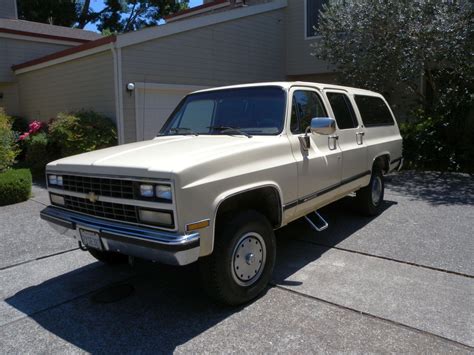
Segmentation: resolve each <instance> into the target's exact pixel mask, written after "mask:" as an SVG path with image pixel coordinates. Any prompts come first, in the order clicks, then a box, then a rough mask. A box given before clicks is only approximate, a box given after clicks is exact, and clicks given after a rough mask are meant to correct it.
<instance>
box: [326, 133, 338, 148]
mask: <svg viewBox="0 0 474 355" xmlns="http://www.w3.org/2000/svg"><path fill="white" fill-rule="evenodd" d="M338 139H339V136H338V135H336V134H334V135H332V136H329V137H328V147H329V150H334V149H336V148H337V143H336V142H337V140H338Z"/></svg>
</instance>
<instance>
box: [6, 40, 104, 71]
mask: <svg viewBox="0 0 474 355" xmlns="http://www.w3.org/2000/svg"><path fill="white" fill-rule="evenodd" d="M112 46H113V44H112V43H107V44H104V45H102V46H100V47H95V48H91V49H87V50H85V51H81V52H76V53H73V54H70V55H67V56H64V57H59V58H56V59H52V60H48V61H47V62H43V63H38V64H35V65H32V66H29V67H25V68H20V69H17V70H15V71H14V72H15V74H17V75H18V74H23V73H28V72H30V71H33V70H38V69H43V68H47V67H50V66H52V65H56V64H60V63H65V62H69V61H71V60H74V59H79V58H83V57H88V56H90V55H92V54H96V53H100V52H104V51H108V50H111V49H112Z"/></svg>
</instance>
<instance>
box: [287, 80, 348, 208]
mask: <svg viewBox="0 0 474 355" xmlns="http://www.w3.org/2000/svg"><path fill="white" fill-rule="evenodd" d="M290 97H291V108H292V111H291V121H290V130H289V131H290V132H289V134H288V137H289V140H290V143H291V147H292V151H293V155H294V157H295V160H296V162H297V166H298V207H297V209H296V212H297V213H298V214H300V215H302V214H306V213H309V212H311V211H313V210H315V209H316V207H315V206H316V205H317V204H318V202H320V201H321V200H323V199H324V195H325V194H326V192H327V191H329V190H330V189H331V188H332V187H334V186H336V185H338V184H339V183H340V181H341V172H342V164H341V161H342V154H341V150H340V148H339V146H338V144H337V140H336V139H335V137H333V136H326V135H319V134H312V133H308V136H309V139H310V147H309V149H308V150H307V151H306V150H304V149H303V146H302V144H301V142H300V137H303V136H305V131H306V129H307V128H308V127H309V126H310V124H311V119H312V118H314V117H328V113H327V112H328V111H327V109H326V107H325V105H324V103H323V100H322V99H321V94H320V92H318V91H317V90H316V89H310V88H304V87H301V88H299V87H295V88H292V89H291V91H290Z"/></svg>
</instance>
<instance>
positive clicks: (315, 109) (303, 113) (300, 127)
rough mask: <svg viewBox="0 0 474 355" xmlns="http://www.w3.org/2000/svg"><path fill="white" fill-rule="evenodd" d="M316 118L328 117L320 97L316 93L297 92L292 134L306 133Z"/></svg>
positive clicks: (294, 95)
mask: <svg viewBox="0 0 474 355" xmlns="http://www.w3.org/2000/svg"><path fill="white" fill-rule="evenodd" d="M314 117H327V113H326V109H325V108H324V105H323V102H322V101H321V98H320V97H319V95H318V94H317V93H315V92H314V91H304V90H297V91H295V92H294V93H293V105H292V113H291V124H290V125H291V132H292V133H304V131H305V130H306V128H307V127H308V126H309V125H310V124H311V120H312V119H313V118H314Z"/></svg>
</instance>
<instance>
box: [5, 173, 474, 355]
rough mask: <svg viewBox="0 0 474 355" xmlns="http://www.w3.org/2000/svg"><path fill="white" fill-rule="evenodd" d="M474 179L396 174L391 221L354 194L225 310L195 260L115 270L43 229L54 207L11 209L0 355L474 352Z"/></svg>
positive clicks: (294, 239)
mask: <svg viewBox="0 0 474 355" xmlns="http://www.w3.org/2000/svg"><path fill="white" fill-rule="evenodd" d="M473 180H474V179H473V178H472V177H469V176H466V175H454V174H449V175H448V174H446V175H441V176H440V175H438V174H430V173H424V174H416V173H412V172H404V173H402V174H399V175H395V176H391V177H389V178H388V182H387V190H386V200H387V202H386V205H385V211H384V212H383V214H382V215H381V216H379V217H377V218H374V219H370V218H365V217H361V216H359V215H358V214H357V211H356V206H355V204H354V201H353V199H352V198H350V197H349V198H346V199H344V200H343V201H340V202H338V203H336V204H333V205H331V206H328V207H327V208H325V209H323V210H322V214H323V215H324V216H325V217H327V219H328V221H329V223H330V227H329V229H328V230H326V231H324V232H322V233H316V232H313V231H312V230H311V229H310V228H308V226H307V225H306V224H305V223H304V221H297V222H295V223H293V224H291V225H289V226H287V227H285V228H283V229H281V230H279V231H278V233H277V238H278V239H277V242H278V257H277V265H276V269H275V272H274V276H273V282H272V285H271V287H269V289H268V291H267V292H266V294H264V295H263V296H262V297H261V298H259V299H258V300H256V301H255V302H253V303H252V304H250V305H247V306H245V307H242V308H238V309H229V308H224V307H220V306H217V305H215V304H213V303H212V302H210V301H209V299H208V298H207V297H206V296H205V295H204V293H203V291H202V290H201V289H200V287H199V283H198V281H197V279H198V274H197V269H196V267H195V266H193V265H191V266H189V267H185V268H173V267H166V266H162V265H157V264H153V263H149V262H139V263H137V264H136V265H135V267H133V268H130V267H128V266H120V267H109V266H105V265H102V264H101V263H98V262H95V260H94V259H93V258H92V257H90V256H89V255H88V253H85V252H82V251H80V250H78V249H77V245H76V244H75V243H74V242H73V241H71V240H68V239H63V238H62V237H60V236H59V235H57V234H55V233H54V232H53V231H52V230H51V229H49V227H48V226H47V225H46V224H45V223H43V222H42V221H40V219H39V211H40V210H41V209H42V208H43V207H44V205H45V204H47V203H48V198H47V194H46V192H45V191H44V190H43V189H41V188H40V187H35V189H34V193H35V196H34V197H33V198H32V199H30V200H29V201H27V202H24V203H20V204H17V205H14V206H8V207H3V208H0V285H1V290H0V296H1V299H2V301H1V303H0V353H2V354H3V353H28V352H31V353H58V352H78V353H81V352H93V353H111V352H120V353H132V352H133V353H151V352H173V351H177V352H186V353H189V352H204V351H206V352H239V353H241V352H275V351H278V352H292V353H296V352H298V353H300V352H305V353H308V352H378V353H379V352H382V353H386V352H404V353H406V352H409V353H443V354H444V353H474V348H473V347H474V258H473V255H474V181H473Z"/></svg>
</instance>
